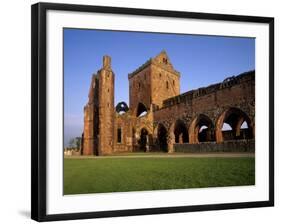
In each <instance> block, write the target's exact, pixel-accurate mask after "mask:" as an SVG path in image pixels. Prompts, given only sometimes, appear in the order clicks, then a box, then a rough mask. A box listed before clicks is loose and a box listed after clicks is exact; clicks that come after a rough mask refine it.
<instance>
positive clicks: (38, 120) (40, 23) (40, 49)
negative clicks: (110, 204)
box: [31, 3, 274, 221]
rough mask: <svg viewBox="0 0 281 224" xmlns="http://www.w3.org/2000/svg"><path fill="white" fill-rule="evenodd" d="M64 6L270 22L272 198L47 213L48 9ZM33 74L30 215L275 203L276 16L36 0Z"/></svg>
mask: <svg viewBox="0 0 281 224" xmlns="http://www.w3.org/2000/svg"><path fill="white" fill-rule="evenodd" d="M48 10H58V11H59V10H63V11H70V12H71V11H75V12H89V13H90V12H100V13H111V14H123V15H141V16H155V17H159V16H162V17H174V18H193V19H205V20H217V21H235V22H237V21H238V22H254V23H264V24H268V25H269V71H268V74H269V183H268V185H269V200H267V201H255V202H243V203H225V204H208V205H196V206H177V207H160V208H144V209H130V210H114V211H99V212H85V213H68V214H52V215H48V214H46V144H47V142H46V127H47V120H46V117H47V114H46V99H47V97H48V96H47V93H46V69H47V68H46V35H47V33H46V32H47V31H46V12H47V11H48ZM31 12H32V13H31V15H32V16H31V25H32V30H31V36H32V38H31V41H32V48H31V59H32V65H31V68H32V69H31V73H32V74H31V75H32V83H31V87H32V99H31V101H32V105H31V111H32V113H31V121H32V123H31V127H32V133H31V136H32V139H31V143H32V144H31V147H32V155H31V161H32V164H31V176H32V180H31V218H32V219H34V220H37V221H54V220H70V219H86V218H101V217H116V216H132V215H147V214H161V213H177V212H192V211H206V210H222V209H237V208H253V207H266V206H274V18H270V17H254V16H240V15H224V14H211V13H194V12H183V11H164V10H151V9H137V8H119V7H103V6H89V5H73V4H55V3H37V4H34V5H32V11H31Z"/></svg>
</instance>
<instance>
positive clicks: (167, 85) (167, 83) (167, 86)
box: [166, 81, 169, 89]
mask: <svg viewBox="0 0 281 224" xmlns="http://www.w3.org/2000/svg"><path fill="white" fill-rule="evenodd" d="M166 88H167V89H169V82H168V81H166Z"/></svg>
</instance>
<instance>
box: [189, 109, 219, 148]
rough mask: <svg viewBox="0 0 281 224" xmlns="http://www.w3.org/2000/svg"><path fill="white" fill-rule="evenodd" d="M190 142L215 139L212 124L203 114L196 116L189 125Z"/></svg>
mask: <svg viewBox="0 0 281 224" xmlns="http://www.w3.org/2000/svg"><path fill="white" fill-rule="evenodd" d="M189 139H190V143H193V144H194V143H199V142H210V141H215V135H214V124H213V122H212V120H211V119H210V118H209V117H208V116H207V115H205V114H199V115H198V116H196V117H195V118H194V119H193V120H192V122H191V124H190V126H189Z"/></svg>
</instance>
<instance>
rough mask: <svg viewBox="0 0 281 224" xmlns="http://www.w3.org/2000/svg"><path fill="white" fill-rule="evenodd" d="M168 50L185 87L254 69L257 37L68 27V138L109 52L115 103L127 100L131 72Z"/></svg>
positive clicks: (75, 132) (77, 132)
mask: <svg viewBox="0 0 281 224" xmlns="http://www.w3.org/2000/svg"><path fill="white" fill-rule="evenodd" d="M162 50H166V52H167V54H168V56H169V58H170V60H171V62H172V64H173V66H174V68H175V69H176V70H177V71H179V72H180V73H181V80H180V81H181V93H183V92H186V91H189V90H191V89H196V88H199V87H203V86H208V85H210V84H212V83H217V82H221V81H223V79H225V78H226V77H228V76H232V75H238V74H240V73H242V72H245V71H249V70H253V69H255V40H254V39H253V38H237V37H235V38H233V37H220V36H200V35H186V34H184V35H181V34H159V33H143V32H117V31H101V30H83V29H64V144H65V145H67V143H68V142H69V139H70V138H72V137H76V136H81V134H82V131H83V107H84V105H85V104H86V103H87V100H88V91H89V86H90V81H91V76H92V74H93V73H96V72H97V70H99V69H100V68H101V66H102V57H103V55H110V56H111V58H112V59H111V60H112V69H113V71H114V73H115V105H116V104H117V103H118V102H120V101H125V102H127V103H129V102H128V101H129V83H128V73H130V72H132V71H134V70H135V69H136V68H138V67H139V66H140V65H142V64H143V63H144V62H145V61H146V60H147V59H149V58H150V57H154V56H156V55H157V54H158V53H160V52H161V51H162Z"/></svg>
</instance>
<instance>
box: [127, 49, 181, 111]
mask: <svg viewBox="0 0 281 224" xmlns="http://www.w3.org/2000/svg"><path fill="white" fill-rule="evenodd" d="M128 79H129V84H130V90H129V92H130V106H129V107H130V109H131V110H132V111H133V112H134V113H135V115H137V116H138V115H139V113H140V112H141V111H142V108H146V110H148V109H149V108H150V105H151V104H153V105H156V106H159V107H161V106H162V103H163V101H164V100H166V99H168V98H170V97H174V96H177V95H179V94H180V73H179V72H178V71H176V70H175V69H174V68H173V65H172V63H171V61H170V59H169V57H168V55H167V53H166V51H162V52H161V53H160V54H158V55H157V56H156V57H154V58H151V59H149V60H148V61H147V62H145V63H144V64H143V65H142V66H140V67H139V68H138V69H136V70H135V71H134V72H132V73H130V74H129V75H128Z"/></svg>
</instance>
